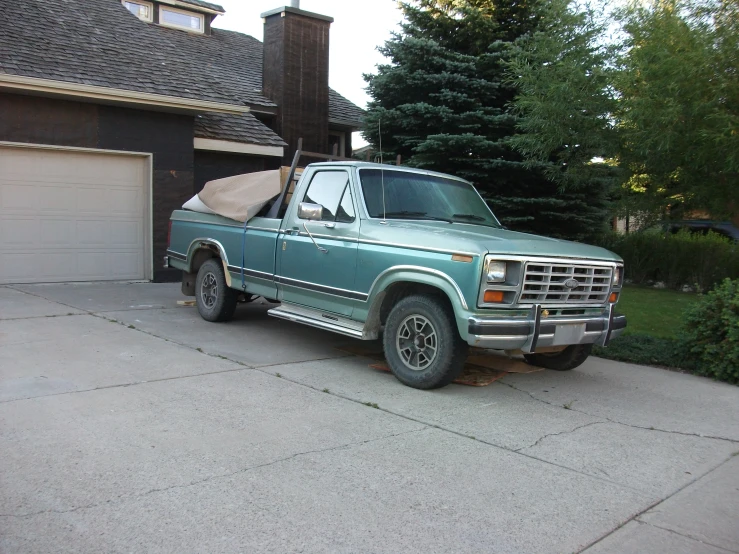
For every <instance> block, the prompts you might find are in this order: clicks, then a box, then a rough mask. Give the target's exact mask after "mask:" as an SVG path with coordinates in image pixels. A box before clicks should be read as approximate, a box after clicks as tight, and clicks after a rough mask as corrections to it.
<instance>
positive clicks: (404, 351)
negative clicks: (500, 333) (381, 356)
mask: <svg viewBox="0 0 739 554" xmlns="http://www.w3.org/2000/svg"><path fill="white" fill-rule="evenodd" d="M383 347H384V350H385V359H386V360H387V362H388V365H389V366H390V370H391V371H392V372H393V375H395V377H397V378H398V380H399V381H400V382H401V383H403V384H404V385H408V386H409V387H413V388H416V389H435V388H439V387H443V386H446V385H448V384H449V383H451V382H452V381H454V379H456V378H457V377H458V376H459V375H460V374H461V373H462V369H463V368H464V362H465V360H466V359H467V343H466V342H464V341H463V340H462V338H461V337H460V336H459V332H458V331H457V325H456V322H455V321H454V314H453V313H452V311H451V309H450V308H449V307H447V306H446V305H445V304H444V303H442V302H441V301H439V300H438V299H436V298H434V297H432V296H425V295H423V296H422V295H418V296H408V297H406V298H404V299H402V300H401V301H400V302H398V303H397V304H396V305H395V307H393V309H392V311H391V312H390V315H389V316H388V319H387V322H386V324H385V331H384V333H383Z"/></svg>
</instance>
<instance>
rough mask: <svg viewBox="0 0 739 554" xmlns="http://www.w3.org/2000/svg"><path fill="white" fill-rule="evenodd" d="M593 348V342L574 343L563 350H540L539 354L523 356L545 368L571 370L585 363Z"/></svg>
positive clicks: (532, 363) (531, 362)
mask: <svg viewBox="0 0 739 554" xmlns="http://www.w3.org/2000/svg"><path fill="white" fill-rule="evenodd" d="M592 350H593V345H592V344H572V345H570V346H568V347H567V348H565V349H564V350H562V351H561V352H555V353H551V354H547V353H544V352H540V353H538V354H524V355H523V357H524V358H526V361H527V362H528V363H530V364H531V365H535V366H538V367H543V368H544V369H553V370H555V371H569V370H571V369H575V368H576V367H578V366H580V365H582V364H583V362H584V361H585V360H587V359H588V356H590V352H591V351H592Z"/></svg>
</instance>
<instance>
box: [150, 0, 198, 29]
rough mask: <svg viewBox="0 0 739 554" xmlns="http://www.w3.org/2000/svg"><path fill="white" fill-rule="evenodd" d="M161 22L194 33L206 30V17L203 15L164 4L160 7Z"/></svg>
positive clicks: (166, 25)
mask: <svg viewBox="0 0 739 554" xmlns="http://www.w3.org/2000/svg"><path fill="white" fill-rule="evenodd" d="M159 24H160V25H164V26H165V27H173V28H175V29H182V30H185V31H190V32H194V33H202V32H204V31H205V17H204V16H203V15H201V14H199V13H193V12H186V11H183V10H177V9H175V8H167V7H164V6H160V7H159Z"/></svg>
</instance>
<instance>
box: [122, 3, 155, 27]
mask: <svg viewBox="0 0 739 554" xmlns="http://www.w3.org/2000/svg"><path fill="white" fill-rule="evenodd" d="M123 5H124V6H125V7H126V9H127V10H128V11H129V12H131V13H132V14H133V15H135V16H136V17H138V18H139V19H140V20H141V21H146V22H147V23H151V22H152V21H153V20H154V17H153V16H154V8H153V6H152V5H151V4H150V3H149V2H138V1H135V2H134V1H129V0H123Z"/></svg>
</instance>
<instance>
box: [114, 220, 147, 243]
mask: <svg viewBox="0 0 739 554" xmlns="http://www.w3.org/2000/svg"><path fill="white" fill-rule="evenodd" d="M109 225H110V235H111V238H110V245H111V246H112V247H117V248H128V249H132V248H136V245H137V244H139V243H140V242H141V239H142V237H141V234H140V228H139V225H138V222H136V221H111V222H109Z"/></svg>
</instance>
